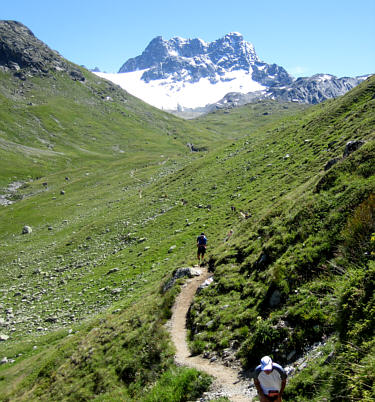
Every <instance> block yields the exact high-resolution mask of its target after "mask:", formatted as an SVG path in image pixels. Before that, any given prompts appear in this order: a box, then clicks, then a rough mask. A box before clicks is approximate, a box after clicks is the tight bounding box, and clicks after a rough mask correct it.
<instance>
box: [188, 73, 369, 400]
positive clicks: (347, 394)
mask: <svg viewBox="0 0 375 402" xmlns="http://www.w3.org/2000/svg"><path fill="white" fill-rule="evenodd" d="M374 93H375V80H374V77H373V78H372V79H371V80H369V81H367V82H366V83H365V84H364V85H362V86H360V87H358V88H356V89H355V90H353V91H352V92H351V93H349V94H347V95H346V96H345V97H343V98H341V99H339V100H337V101H331V102H327V103H325V104H324V105H320V106H318V107H317V108H314V109H312V110H311V112H310V113H306V114H304V115H303V116H301V117H300V118H299V119H298V121H290V122H289V123H287V122H286V123H284V124H283V125H281V126H280V127H279V128H278V129H276V130H274V131H270V132H269V133H267V135H262V136H261V137H259V138H258V141H257V140H256V139H252V140H250V139H248V140H247V141H246V142H244V144H243V146H242V147H233V150H232V151H231V152H230V153H228V154H227V156H225V157H222V158H221V160H219V161H218V164H219V163H220V164H221V167H222V168H223V169H224V170H226V177H225V180H227V182H229V183H233V184H232V185H235V183H236V181H237V185H238V186H239V187H238V189H239V190H238V192H239V193H241V195H238V197H237V198H234V200H236V205H237V208H242V209H243V210H246V211H248V212H250V213H251V214H252V216H251V218H249V219H248V220H246V222H244V223H242V224H239V225H238V226H237V227H234V233H235V234H234V235H233V236H232V238H231V240H230V241H229V242H228V243H225V244H223V245H222V246H221V247H219V248H217V249H215V253H214V254H213V255H212V257H211V261H210V265H211V266H212V267H213V269H215V278H216V280H215V285H214V286H212V287H209V288H208V289H207V290H206V291H204V292H202V293H201V294H200V295H199V296H198V297H197V299H196V302H195V305H194V307H193V308H192V310H191V316H190V327H191V340H192V347H193V348H194V350H196V351H197V352H201V351H202V350H204V349H209V350H214V351H217V353H219V354H220V353H221V351H222V350H223V349H224V348H228V347H229V346H231V345H232V346H233V345H234V347H235V348H236V349H237V352H238V353H237V354H238V357H240V358H242V360H243V363H244V364H245V365H246V366H250V367H252V366H255V365H256V364H257V362H258V361H259V359H260V357H261V356H262V355H264V354H270V355H272V356H273V357H274V358H275V359H276V360H278V361H280V362H281V363H282V364H286V363H287V362H288V361H289V362H290V361H291V359H293V357H294V358H296V357H297V356H299V355H300V354H301V353H303V351H304V349H305V347H306V346H309V345H312V344H313V343H314V342H317V341H320V340H321V339H323V338H324V337H325V336H330V335H332V334H335V335H336V336H337V337H338V338H337V339H338V340H337V343H336V344H333V345H332V343H333V342H334V339H335V338H332V341H331V342H332V343H331V344H330V347H327V348H326V349H325V357H324V358H321V359H320V360H319V361H318V362H317V363H316V364H315V365H313V367H311V368H309V371H308V372H307V373H306V372H304V373H301V374H300V375H298V376H296V377H295V378H294V379H293V380H292V381H291V384H290V386H289V389H288V392H287V395H286V396H287V398H289V400H313V399H314V398H315V399H314V400H317V401H318V400H322V398H324V397H325V398H328V399H329V400H335V399H337V398H344V399H345V398H347V399H350V400H352V398H354V399H355V398H358V397H359V396H361V395H362V396H363V397H366V398H368V399H365V400H371V398H373V397H374V395H375V394H374V392H375V390H374V378H373V374H371V372H372V373H373V371H371V369H369V371H370V372H369V373H367V374H365V369H364V367H365V364H368V365H369V367H373V364H374V360H373V359H372V358H369V357H368V356H371V355H372V356H373V352H374V330H373V328H374V327H375V326H374V313H375V308H374V298H373V294H372V292H371V291H370V290H369V288H372V289H373V286H374V279H373V262H372V261H371V258H370V257H369V253H370V250H371V243H370V238H371V233H372V232H373V231H374V229H375V222H374V216H375V209H374V208H375V205H374V197H373V195H371V194H374V192H375V178H374V173H375V169H374V156H375V155H374V152H375V143H374V119H375V102H374ZM355 139H361V140H364V141H366V145H364V146H363V147H362V148H360V150H358V151H356V153H354V154H352V155H351V156H349V157H348V158H345V159H341V160H340V161H339V162H338V163H337V164H336V165H335V166H334V167H332V168H331V169H330V170H328V171H327V172H324V171H323V166H324V165H325V163H326V162H327V161H328V160H330V159H331V158H334V157H342V153H343V150H344V146H345V144H346V142H347V141H349V140H355ZM246 153H247V154H248V158H246V156H245V155H246ZM228 158H230V159H228ZM246 159H247V164H246V163H244V162H245V161H246ZM233 191H234V188H233ZM232 196H233V195H232ZM355 278H357V279H355ZM275 291H277V292H278V295H279V296H280V301H279V303H278V304H277V305H272V303H271V296H272V295H274V294H275ZM355 294H358V295H361V296H360V298H359V300H355V299H354V298H355ZM365 300H366V302H365V303H366V306H363V305H362V303H363V302H364V301H365ZM352 308H354V310H355V312H356V313H355V314H352V313H350V311H351V309H352ZM348 316H349V317H350V318H352V321H351V320H350V318H349V320H348V318H347V317H348ZM347 320H348V321H349V322H348V323H347V324H344V322H347ZM331 351H334V353H333V356H334V359H333V364H332V365H331V366H328V365H327V363H325V360H326V359H325V358H326V357H327V355H328V354H329V353H330V352H331ZM288 355H289V356H291V357H289V359H288Z"/></svg>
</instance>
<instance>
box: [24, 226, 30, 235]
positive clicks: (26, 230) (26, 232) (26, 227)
mask: <svg viewBox="0 0 375 402" xmlns="http://www.w3.org/2000/svg"><path fill="white" fill-rule="evenodd" d="M32 231H33V230H32V229H31V227H30V226H24V227H23V229H22V234H30V233H31V232H32Z"/></svg>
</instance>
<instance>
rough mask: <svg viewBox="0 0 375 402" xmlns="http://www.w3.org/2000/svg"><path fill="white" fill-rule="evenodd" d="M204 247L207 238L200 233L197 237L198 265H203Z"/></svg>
mask: <svg viewBox="0 0 375 402" xmlns="http://www.w3.org/2000/svg"><path fill="white" fill-rule="evenodd" d="M206 246H207V237H206V236H205V235H204V233H201V234H200V236H198V237H197V247H198V252H197V258H198V265H200V264H202V265H203V260H204V254H205V253H206Z"/></svg>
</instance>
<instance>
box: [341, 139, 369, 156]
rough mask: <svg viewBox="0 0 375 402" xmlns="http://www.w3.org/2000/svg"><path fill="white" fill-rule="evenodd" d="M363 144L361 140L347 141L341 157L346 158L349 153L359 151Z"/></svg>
mask: <svg viewBox="0 0 375 402" xmlns="http://www.w3.org/2000/svg"><path fill="white" fill-rule="evenodd" d="M363 144H364V141H361V140H355V141H349V142H348V143H347V144H346V146H345V149H344V154H343V157H344V158H346V157H347V156H349V155H350V154H351V153H353V152H354V151H356V150H357V149H359V148H360V147H361V146H362V145H363Z"/></svg>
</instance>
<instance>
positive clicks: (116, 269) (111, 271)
mask: <svg viewBox="0 0 375 402" xmlns="http://www.w3.org/2000/svg"><path fill="white" fill-rule="evenodd" d="M118 271H120V270H119V269H118V268H112V269H110V270H109V271H108V272H107V273H106V275H110V274H114V273H115V272H118Z"/></svg>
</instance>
